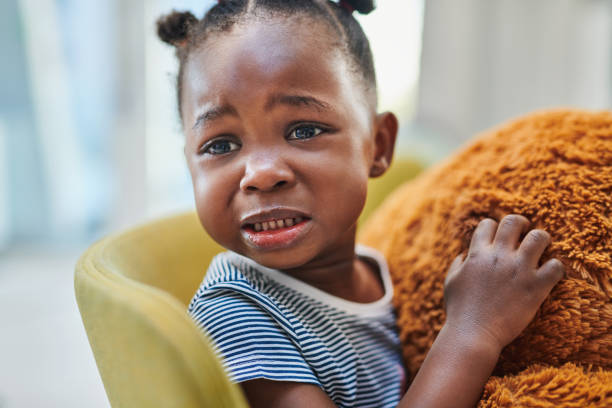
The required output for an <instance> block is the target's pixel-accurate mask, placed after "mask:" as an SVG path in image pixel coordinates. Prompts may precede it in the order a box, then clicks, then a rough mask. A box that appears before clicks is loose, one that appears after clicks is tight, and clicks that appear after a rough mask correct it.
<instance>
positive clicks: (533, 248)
mask: <svg viewBox="0 0 612 408" xmlns="http://www.w3.org/2000/svg"><path fill="white" fill-rule="evenodd" d="M548 244H550V234H549V233H548V232H546V231H544V230H541V229H533V230H531V231H529V232H528V233H527V235H525V238H523V242H521V245H520V246H519V249H518V251H519V253H521V254H522V255H523V256H524V257H525V259H526V261H527V262H529V263H530V264H531V265H535V266H537V265H538V261H539V260H540V257H541V256H542V254H543V253H544V250H545V249H546V247H547V246H548Z"/></svg>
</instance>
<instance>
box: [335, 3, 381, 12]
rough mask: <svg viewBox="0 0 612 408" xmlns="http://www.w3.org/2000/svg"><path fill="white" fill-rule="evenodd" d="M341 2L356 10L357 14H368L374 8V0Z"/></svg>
mask: <svg viewBox="0 0 612 408" xmlns="http://www.w3.org/2000/svg"><path fill="white" fill-rule="evenodd" d="M343 2H344V3H346V4H348V5H350V6H351V7H352V8H353V9H355V10H357V11H358V12H359V14H369V13H371V12H372V11H373V10H374V9H375V8H376V1H375V0H343Z"/></svg>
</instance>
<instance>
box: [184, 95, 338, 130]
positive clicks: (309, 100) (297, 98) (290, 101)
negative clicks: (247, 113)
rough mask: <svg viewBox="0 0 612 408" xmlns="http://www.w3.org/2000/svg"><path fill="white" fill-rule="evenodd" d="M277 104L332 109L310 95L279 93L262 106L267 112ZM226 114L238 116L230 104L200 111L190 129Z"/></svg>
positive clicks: (320, 109) (323, 109) (318, 109)
mask: <svg viewBox="0 0 612 408" xmlns="http://www.w3.org/2000/svg"><path fill="white" fill-rule="evenodd" d="M278 105H288V106H295V107H301V106H304V107H307V108H313V109H316V110H317V111H328V110H332V108H331V105H329V104H328V103H326V102H323V101H321V100H319V99H317V98H314V97H312V96H306V95H288V94H280V93H279V94H274V95H272V96H271V97H270V98H268V101H267V102H266V105H265V106H264V111H265V112H269V111H271V110H272V109H273V108H274V107H275V106H278ZM227 115H231V116H238V112H237V111H236V109H235V108H234V107H233V106H231V105H221V106H215V107H213V108H211V109H208V110H207V111H206V112H204V113H202V114H201V115H199V116H198V117H197V119H196V121H195V123H194V125H193V128H192V129H195V128H196V127H198V126H201V125H202V124H204V123H206V122H212V121H214V120H217V119H219V118H221V117H223V116H227Z"/></svg>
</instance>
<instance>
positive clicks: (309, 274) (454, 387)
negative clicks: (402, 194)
mask: <svg viewBox="0 0 612 408" xmlns="http://www.w3.org/2000/svg"><path fill="white" fill-rule="evenodd" d="M271 21H274V24H270V23H271ZM306 22H307V21H306ZM213 38H214V40H211V39H209V40H208V41H207V42H206V43H205V44H203V45H202V46H201V47H200V49H197V50H195V51H193V52H192V53H191V54H190V56H189V59H188V61H187V64H186V66H185V70H184V76H183V87H184V88H183V99H182V107H183V111H182V122H183V126H184V132H185V135H186V144H185V156H186V159H187V163H188V165H189V170H190V172H191V176H192V180H193V187H194V193H195V200H196V207H197V212H198V216H199V218H200V221H201V223H202V225H203V226H204V228H205V229H206V230H207V231H208V233H209V234H210V235H211V236H212V237H213V238H214V239H215V240H216V241H217V242H219V243H220V244H221V245H223V246H224V247H226V248H228V249H230V250H233V251H235V252H238V253H240V254H243V255H245V256H247V257H249V258H251V259H253V260H255V261H256V262H258V263H260V264H262V265H265V266H267V267H270V268H275V269H279V270H282V271H283V272H284V273H287V274H289V275H291V276H293V277H295V278H297V279H300V280H302V281H304V282H306V283H308V284H310V285H312V286H315V287H317V288H319V289H321V290H324V291H326V292H328V293H331V294H333V295H336V296H339V297H342V298H345V299H348V300H351V301H356V302H372V301H375V300H377V299H379V298H380V297H382V295H383V288H382V285H381V283H380V279H379V275H378V273H377V272H376V271H374V270H372V268H371V267H369V266H368V265H367V264H366V263H363V262H361V261H359V260H358V259H357V258H356V257H355V252H354V247H355V232H356V221H357V218H358V216H359V214H360V212H361V210H362V208H363V205H364V203H365V198H366V187H367V182H368V177H375V176H379V175H381V174H383V173H384V172H385V170H386V169H387V168H388V166H389V164H390V163H391V157H392V155H393V149H394V145H395V138H396V134H397V126H398V124H397V119H396V118H395V116H394V115H393V114H392V113H388V112H386V113H381V114H377V113H376V107H375V102H374V101H375V98H374V96H373V95H372V93H371V91H369V90H367V89H366V87H365V86H364V85H363V82H362V80H361V79H360V78H359V77H358V76H357V75H356V74H355V73H354V70H352V69H350V67H349V65H348V63H347V61H348V60H347V58H346V56H345V54H344V53H343V52H342V51H340V50H338V49H337V48H334V47H333V46H331V45H330V44H333V43H334V41H330V40H334V37H333V34H332V33H329V31H328V28H327V27H326V26H324V25H322V24H321V23H317V22H310V23H308V24H305V23H304V20H301V23H300V24H295V21H288V20H286V19H285V20H284V19H277V20H273V19H272V18H270V19H268V20H266V21H249V22H247V23H245V24H239V25H237V26H235V27H234V28H233V29H232V31H231V32H229V33H221V34H219V35H216V36H214V37H213ZM295 38H299V41H295V40H294V39H295ZM279 95H284V96H285V97H283V98H279V97H278V96H279ZM287 95H289V96H299V97H300V98H295V97H293V98H287V97H286V96H287ZM305 98H310V99H305ZM315 100H316V101H317V102H315ZM274 102H276V103H274ZM205 113H208V114H205ZM296 129H298V130H296ZM298 135H301V136H302V137H303V136H304V135H309V136H308V137H304V138H298V137H297V136H298ZM262 208H264V209H278V208H281V209H285V210H286V211H296V212H298V211H299V213H301V214H304V215H306V216H307V219H308V221H307V222H306V223H305V225H307V227H305V229H304V231H305V232H304V233H303V234H301V235H300V236H299V237H298V238H297V239H295V240H293V241H291V242H290V243H289V244H288V245H278V246H276V247H272V248H261V247H258V246H257V245H254V244H253V242H251V241H250V240H249V239H248V237H247V236H246V235H245V234H244V225H243V224H244V223H243V221H244V218H245V217H246V216H248V215H252V214H253V213H254V212H257V211H259V210H260V209H262ZM510 219H511V220H512V222H510V223H508V222H507V221H506V219H504V221H503V222H502V223H501V225H500V227H499V229H497V225H496V224H495V222H494V221H492V220H486V221H483V223H481V224H480V225H479V227H478V228H477V230H476V232H475V233H474V237H473V240H472V247H471V248H470V253H469V254H468V256H467V258H466V260H465V261H464V262H461V259H459V258H458V259H457V260H455V262H454V263H453V266H452V267H451V269H450V272H449V279H448V280H447V284H446V289H447V292H446V295H445V299H446V301H447V315H448V319H447V322H446V325H445V326H444V328H443V330H442V331H441V333H440V335H439V336H438V338H437V339H436V342H435V343H434V346H433V348H432V350H431V352H430V353H429V355H428V357H427V359H426V360H425V362H424V364H423V367H422V368H421V370H420V371H419V373H418V375H417V377H416V379H415V380H414V382H413V383H412V385H411V387H410V389H409V390H408V392H407V394H406V396H405V397H404V398H403V399H402V401H401V402H400V406H406V407H408V406H423V407H425V406H427V407H429V406H431V407H445V406H449V407H450V406H452V407H462V406H466V407H467V406H473V405H474V404H475V402H476V401H477V400H478V396H479V395H480V393H481V392H482V387H483V385H484V383H485V381H486V379H487V378H488V377H489V375H490V373H491V371H492V369H493V366H494V365H495V362H496V361H497V358H498V357H499V353H500V351H501V348H502V347H503V346H504V345H505V344H507V343H509V342H510V341H511V340H512V339H513V338H514V337H516V336H517V335H518V334H519V333H520V331H521V330H522V329H523V328H524V327H525V326H526V325H527V323H528V322H529V321H530V320H531V318H532V317H533V315H534V314H535V311H536V310H537V308H538V307H539V305H540V303H541V302H542V301H543V299H544V297H545V296H546V295H547V294H548V292H549V291H550V289H551V288H552V287H553V286H554V284H555V283H556V282H557V280H558V279H559V278H560V276H561V275H562V269H561V268H560V263H559V262H558V261H555V260H551V261H549V262H547V263H546V264H545V265H543V266H542V267H540V268H537V263H538V260H539V258H540V256H541V254H542V252H543V251H544V248H545V247H546V245H548V240H549V238H548V237H547V234H546V233H545V232H543V231H538V230H534V231H535V232H534V231H532V232H530V234H528V235H527V236H526V238H525V239H524V240H523V242H522V244H521V247H520V248H518V249H516V247H517V246H518V245H517V241H518V239H519V236H520V234H521V232H525V231H526V228H527V222H526V220H525V219H524V218H523V217H520V216H513V217H511V218H510ZM495 233H497V235H496V236H495V240H493V235H494V234H495ZM533 237H539V239H537V240H532V238H533ZM517 299H520V301H517ZM466 369H467V371H468V372H469V373H470V376H466V375H465V372H466ZM241 385H242V387H243V389H244V391H245V393H246V396H247V399H248V400H249V402H250V404H251V406H253V407H288V406H290V407H293V408H299V407H313V406H316V407H333V406H334V404H333V403H332V401H331V400H330V399H329V398H328V397H327V395H326V394H325V393H324V392H323V391H322V390H321V389H320V388H318V387H316V386H313V385H309V384H302V383H289V382H277V381H270V380H253V381H247V382H245V383H242V384H241Z"/></svg>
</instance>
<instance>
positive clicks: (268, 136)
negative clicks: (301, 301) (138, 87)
mask: <svg viewBox="0 0 612 408" xmlns="http://www.w3.org/2000/svg"><path fill="white" fill-rule="evenodd" d="M335 41H338V40H337V39H336V38H335V37H334V36H333V35H332V34H331V33H330V32H329V29H328V28H327V27H326V26H325V25H324V24H321V23H316V22H312V21H311V20H309V19H299V20H298V19H292V20H282V19H275V20H273V21H272V24H271V21H270V19H268V20H267V21H262V22H249V23H247V24H240V23H239V24H237V25H235V26H234V28H233V29H232V31H231V32H229V33H227V32H226V33H221V34H219V35H215V36H214V37H213V38H209V39H207V41H206V42H205V44H204V45H203V46H202V47H200V49H197V50H194V51H192V53H191V54H190V55H189V59H188V61H187V63H186V65H185V69H184V73H183V82H182V83H183V96H182V98H183V99H182V110H183V112H182V121H183V127H184V131H185V135H186V145H185V155H186V158H187V162H188V165H189V169H190V172H191V177H192V181H193V188H194V193H195V200H196V207H197V212H198V216H199V218H200V221H201V223H202V225H203V226H204V228H205V229H206V230H207V231H208V233H209V234H210V235H211V236H212V237H213V239H215V240H216V241H217V242H219V243H220V244H221V245H223V246H224V247H226V248H228V249H230V250H233V251H235V252H238V253H240V254H243V255H245V256H247V257H249V258H251V259H253V260H255V261H256V262H258V263H260V264H262V265H265V266H268V267H271V268H276V269H291V268H296V267H300V266H303V265H305V264H308V263H314V264H317V263H321V262H323V263H324V262H325V259H326V257H327V258H330V257H331V258H334V257H337V254H338V253H346V254H348V253H349V252H350V254H351V256H352V254H353V250H354V239H355V231H356V220H357V218H358V216H359V214H360V212H361V210H362V208H363V205H364V203H365V199H366V186H367V181H368V176H369V175H370V174H371V173H373V172H374V173H376V172H377V171H378V170H376V169H377V168H378V167H380V166H381V159H380V157H382V156H384V158H383V159H382V161H383V162H384V161H385V160H386V161H387V162H388V161H390V157H391V154H392V151H393V144H394V141H395V132H396V128H395V129H393V125H395V127H396V126H397V122H396V121H395V117H393V115H392V114H383V115H378V116H377V115H376V114H375V112H374V108H373V104H372V103H371V101H369V100H368V96H367V93H366V92H365V91H364V87H363V85H362V84H361V82H360V80H359V79H358V76H357V74H355V73H353V72H352V71H351V70H350V69H349V66H348V64H347V57H346V56H345V55H344V54H343V53H342V52H341V51H339V50H338V49H337V48H335V47H334V46H331V45H330V44H332V43H333V42H335ZM381 123H382V124H383V125H382V128H383V130H382V133H383V137H381V136H380V135H381V130H380V128H381ZM385 124H386V125H385ZM389 124H390V125H389ZM385 126H386V127H385ZM388 134H392V135H391V136H389V135H388ZM381 140H382V141H381ZM381 152H382V153H381ZM382 166H383V167H385V163H383V164H382ZM383 171H384V169H383ZM334 254H335V255H334ZM331 258H330V259H331Z"/></svg>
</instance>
